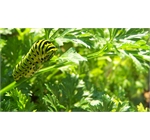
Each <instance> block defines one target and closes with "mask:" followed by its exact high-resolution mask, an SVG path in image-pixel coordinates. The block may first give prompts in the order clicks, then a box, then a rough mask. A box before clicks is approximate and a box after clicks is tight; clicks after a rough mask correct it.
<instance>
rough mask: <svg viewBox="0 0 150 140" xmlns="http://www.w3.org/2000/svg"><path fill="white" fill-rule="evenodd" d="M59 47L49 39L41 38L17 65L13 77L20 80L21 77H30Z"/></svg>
mask: <svg viewBox="0 0 150 140" xmlns="http://www.w3.org/2000/svg"><path fill="white" fill-rule="evenodd" d="M56 50H57V48H56V47H55V46H54V45H53V44H52V43H51V42H50V41H48V40H39V41H37V42H35V43H34V44H33V45H32V47H31V48H30V50H29V52H28V53H27V54H26V55H25V57H24V58H23V59H22V60H21V61H20V62H19V63H18V64H17V65H16V66H15V68H14V70H13V77H14V79H15V81H18V80H19V79H20V78H21V77H26V78H27V77H30V76H31V75H32V74H34V72H35V71H37V70H38V69H39V68H40V66H41V64H42V63H43V62H46V61H48V60H49V59H50V58H52V57H53V55H54V52H55V51H56Z"/></svg>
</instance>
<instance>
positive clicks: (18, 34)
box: [0, 28, 150, 112]
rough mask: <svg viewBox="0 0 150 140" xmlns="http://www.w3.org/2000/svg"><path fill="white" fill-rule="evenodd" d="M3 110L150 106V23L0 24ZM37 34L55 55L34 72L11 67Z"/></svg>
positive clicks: (105, 109)
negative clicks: (16, 74) (20, 74)
mask: <svg viewBox="0 0 150 140" xmlns="http://www.w3.org/2000/svg"><path fill="white" fill-rule="evenodd" d="M0 34H1V38H0V51H1V56H0V57H1V83H2V84H1V91H0V96H1V102H0V106H1V109H0V110H1V111H54V112H58V111H66V112H68V111H88V112H93V111H94V112H98V111H100V112H128V111H132V112H137V111H138V112H148V106H147V104H148V103H147V102H146V99H145V98H144V92H146V91H148V88H149V84H148V74H149V69H150V29H146V28H145V29H144V28H138V29H137V28H133V29H126V28H123V29H122V28H115V29H112V28H81V29H76V28H58V29H53V28H50V29H48V28H45V29H30V28H26V29H24V28H22V29H19V28H15V29H0ZM39 39H47V40H50V41H51V42H52V43H53V44H54V45H55V46H56V47H57V48H58V51H57V52H56V54H55V56H54V57H53V58H52V59H51V60H50V61H48V62H46V63H44V64H43V67H42V69H40V70H39V71H37V72H36V73H35V74H34V75H33V76H32V77H30V78H27V79H23V80H22V81H19V82H14V80H13V77H12V71H13V69H14V67H15V65H16V64H17V63H18V62H19V61H20V60H21V59H22V57H23V56H24V55H26V54H27V52H28V51H29V49H30V47H31V46H32V44H33V43H34V42H35V41H37V40H39Z"/></svg>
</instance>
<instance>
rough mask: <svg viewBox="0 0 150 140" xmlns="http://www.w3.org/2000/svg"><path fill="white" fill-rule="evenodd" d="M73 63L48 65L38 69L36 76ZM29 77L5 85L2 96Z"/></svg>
mask: <svg viewBox="0 0 150 140" xmlns="http://www.w3.org/2000/svg"><path fill="white" fill-rule="evenodd" d="M71 64H73V63H72V62H63V63H59V64H56V65H52V66H49V67H46V68H43V69H41V70H39V71H37V72H36V73H35V74H34V76H37V75H39V74H41V73H45V72H49V71H51V70H54V69H56V68H61V67H63V66H66V65H71ZM31 78H32V77H31ZM29 79H30V78H24V79H21V80H19V81H18V82H16V81H14V82H12V83H11V84H9V85H7V86H6V87H4V88H3V89H1V90H0V96H2V95H3V94H4V93H6V92H8V91H10V90H11V89H13V88H15V87H17V86H19V85H20V84H22V83H23V82H25V81H27V80H29Z"/></svg>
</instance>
